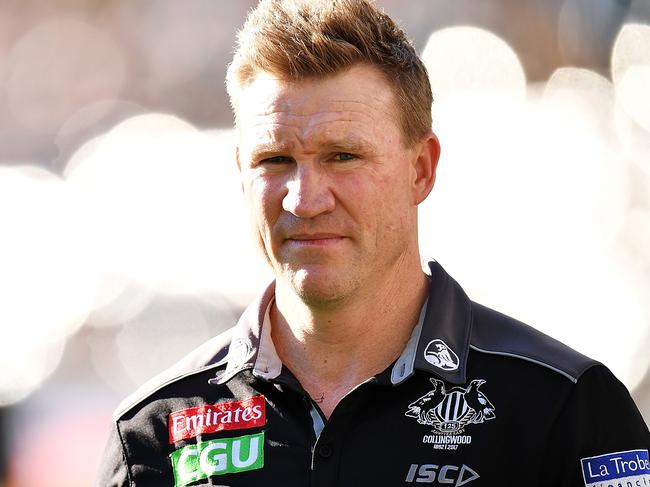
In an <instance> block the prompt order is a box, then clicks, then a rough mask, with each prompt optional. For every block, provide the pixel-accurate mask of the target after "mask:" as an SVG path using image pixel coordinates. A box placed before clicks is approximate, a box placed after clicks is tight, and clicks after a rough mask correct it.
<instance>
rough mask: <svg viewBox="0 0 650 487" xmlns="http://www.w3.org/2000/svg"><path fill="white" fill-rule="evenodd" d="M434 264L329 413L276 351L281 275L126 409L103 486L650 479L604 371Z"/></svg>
mask: <svg viewBox="0 0 650 487" xmlns="http://www.w3.org/2000/svg"><path fill="white" fill-rule="evenodd" d="M430 268H431V286H430V294H429V298H428V301H427V304H426V305H425V306H424V307H423V310H422V313H421V316H420V320H419V322H418V324H417V325H416V326H415V327H414V330H413V333H412V336H411V339H410V340H409V342H408V344H407V346H406V347H405V349H404V351H403V353H402V354H401V356H400V357H399V358H398V359H397V361H396V362H395V363H394V364H392V365H391V366H390V367H389V368H388V369H386V370H385V371H383V372H382V373H380V374H378V375H377V376H375V377H372V378H370V379H369V380H367V381H366V382H364V383H362V384H360V385H358V386H357V387H356V388H355V389H354V390H352V391H351V392H350V393H348V394H347V395H346V396H345V397H344V398H343V399H342V400H341V402H340V403H339V404H338V405H337V406H336V408H335V410H334V411H333V413H332V415H331V416H330V418H329V419H325V418H324V416H323V414H322V412H321V411H320V410H319V408H318V405H317V404H316V403H315V402H314V401H312V400H311V399H310V398H309V396H308V395H307V394H306V393H305V391H304V390H303V389H302V387H301V386H300V384H299V383H298V381H297V380H296V378H295V377H294V375H293V374H292V373H291V371H289V370H288V369H287V368H286V367H283V365H282V363H281V362H280V360H279V358H278V356H277V354H276V352H275V348H274V346H273V343H272V341H271V334H270V320H269V317H268V309H269V305H270V303H271V301H272V299H273V296H274V291H273V286H271V287H270V288H269V289H268V290H267V291H266V293H265V294H264V295H263V296H262V297H261V299H259V300H258V301H257V302H255V303H254V304H253V305H251V306H250V307H249V308H248V309H247V310H246V311H245V312H244V314H243V315H242V317H241V318H240V320H239V322H238V323H237V325H236V326H235V327H233V328H231V329H230V330H228V331H227V332H225V333H223V334H222V335H220V336H218V337H216V338H214V339H213V340H211V341H210V342H207V343H206V344H204V345H203V346H202V347H201V348H199V349H198V350H196V351H195V352H193V353H192V354H191V355H189V356H188V357H186V359H184V360H183V361H182V362H180V363H179V364H178V365H177V366H175V367H174V368H172V369H170V370H169V371H167V372H166V373H164V374H163V375H161V376H160V377H158V378H156V379H154V380H153V381H152V382H150V383H148V384H146V385H145V386H143V388H141V390H140V391H138V392H137V393H136V394H135V395H134V396H133V397H131V398H129V399H127V400H126V401H125V402H124V403H123V405H122V406H120V408H118V411H116V413H115V416H114V420H115V421H114V427H113V431H112V435H111V438H110V439H109V444H108V447H107V451H106V454H105V459H104V462H103V464H102V470H101V473H100V477H99V479H98V485H100V486H127V485H128V486H138V487H145V486H151V487H153V486H156V487H160V486H178V487H180V486H184V485H190V486H192V485H218V486H259V485H278V486H283V487H293V486H296V487H297V486H303V487H304V486H314V487H332V486H346V487H347V486H350V487H351V486H401V485H411V484H431V485H446V486H453V487H460V486H463V485H470V486H471V487H479V486H499V487H505V486H513V487H514V486H517V487H520V486H527V487H538V486H539V487H541V486H545V487H563V486H566V487H568V486H571V487H575V486H589V487H610V486H611V487H619V486H622V487H628V486H630V487H650V463H649V460H648V449H649V447H650V433H648V428H647V426H646V424H645V423H644V421H643V419H642V417H641V415H640V414H639V412H638V410H637V408H636V406H635V405H634V403H633V402H632V399H631V398H630V395H629V394H628V391H627V390H626V389H625V387H624V386H623V385H622V384H621V383H620V382H619V381H618V380H617V379H616V378H615V377H614V376H613V375H612V374H611V372H610V371H609V370H608V369H607V368H605V367H604V366H603V365H601V364H600V363H598V362H595V361H593V360H591V359H589V358H587V357H585V356H583V355H581V354H579V353H577V352H575V351H573V350H571V349H569V348H568V347H566V346H564V345H562V344H561V343H559V342H557V341H556V340H553V339H552V338H549V337H548V336H546V335H543V334H542V333H540V332H538V331H536V330H535V329H533V328H530V327H528V326H527V325H524V324H523V323H520V322H517V321H515V320H513V319H512V318H509V317H507V316H504V315H502V314H500V313H497V312H495V311H492V310H490V309H488V308H486V307H484V306H481V305H478V304H476V303H473V302H471V301H470V300H469V299H468V298H467V296H466V295H465V293H464V292H463V290H462V289H461V288H460V286H459V285H458V284H457V283H456V282H455V281H454V280H453V279H452V278H451V277H450V276H449V275H448V274H447V273H446V272H445V271H444V270H443V269H442V268H441V267H440V266H439V265H438V264H437V263H431V264H430Z"/></svg>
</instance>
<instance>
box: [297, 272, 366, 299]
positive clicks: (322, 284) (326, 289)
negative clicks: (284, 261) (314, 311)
mask: <svg viewBox="0 0 650 487" xmlns="http://www.w3.org/2000/svg"><path fill="white" fill-rule="evenodd" d="M288 277H289V279H288V281H289V284H290V286H291V288H292V289H293V291H294V293H295V294H296V295H297V296H298V297H300V299H301V300H302V301H303V302H304V303H305V304H308V305H311V306H332V305H336V304H337V303H341V302H343V301H345V299H346V298H347V297H348V296H350V295H351V294H352V292H353V290H354V288H355V285H354V283H355V280H354V279H352V278H351V276H343V275H342V273H339V272H336V271H335V270H334V269H331V268H328V269H308V268H307V269H305V268H302V269H296V270H293V271H292V272H290V273H289V274H288Z"/></svg>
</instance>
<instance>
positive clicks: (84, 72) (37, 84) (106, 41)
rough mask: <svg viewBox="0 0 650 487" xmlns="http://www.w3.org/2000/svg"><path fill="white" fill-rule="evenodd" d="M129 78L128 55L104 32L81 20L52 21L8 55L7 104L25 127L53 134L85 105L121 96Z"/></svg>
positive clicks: (32, 32)
mask: <svg viewBox="0 0 650 487" xmlns="http://www.w3.org/2000/svg"><path fill="white" fill-rule="evenodd" d="M125 79H126V62H125V59H124V55H123V53H122V51H121V50H120V48H119V46H118V45H117V44H116V43H115V41H113V40H112V39H111V38H110V37H109V36H108V35H107V34H106V33H105V32H102V31H101V30H100V29H98V28H96V27H94V26H92V25H90V24H88V23H85V22H82V21H81V20H78V19H73V18H60V19H59V18H55V19H50V20H47V21H45V22H43V23H41V24H39V25H37V26H36V27H34V28H32V29H31V30H29V31H28V32H27V33H25V34H24V35H23V36H22V37H21V38H20V39H19V40H18V41H17V42H16V45H15V46H14V47H13V49H12V51H11V53H10V54H9V56H8V59H7V67H6V83H5V90H6V97H7V104H8V107H9V109H10V112H11V114H12V115H13V117H14V118H15V120H17V121H18V122H19V123H20V124H21V125H23V126H25V127H27V128H28V129H31V130H35V131H42V132H52V133H53V132H55V131H56V130H57V129H58V127H59V125H60V124H62V123H63V122H64V121H65V120H66V119H67V118H68V117H69V116H70V115H71V114H72V113H74V112H75V111H76V110H78V109H79V108H81V107H82V106H84V105H87V104H88V103H90V102H92V101H94V100H96V99H98V98H114V97H116V96H117V95H118V93H119V92H120V91H121V89H122V86H123V84H124V82H125ZM71 87H74V89H71Z"/></svg>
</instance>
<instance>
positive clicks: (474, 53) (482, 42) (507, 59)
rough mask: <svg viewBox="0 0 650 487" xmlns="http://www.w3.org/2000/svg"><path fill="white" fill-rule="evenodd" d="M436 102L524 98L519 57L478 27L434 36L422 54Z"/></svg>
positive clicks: (496, 37) (462, 28)
mask: <svg viewBox="0 0 650 487" xmlns="http://www.w3.org/2000/svg"><path fill="white" fill-rule="evenodd" d="M422 60H423V61H424V64H425V65H426V67H427V70H428V72H429V78H430V79H431V89H432V90H433V97H434V100H441V99H445V98H448V97H450V96H456V95H460V96H468V95H471V94H472V93H477V94H478V93H480V94H481V96H482V97H486V96H488V95H490V94H493V95H497V96H503V95H505V96H508V97H510V98H517V97H519V98H522V97H524V96H525V94H526V76H525V74H524V70H523V67H522V65H521V62H520V61H519V58H518V57H517V54H516V53H515V52H514V51H513V50H512V48H511V47H510V46H509V45H508V44H507V43H506V42H504V41H503V40H502V39H500V38H499V37H498V36H496V35H495V34H493V33H491V32H489V31H487V30H484V29H480V28H478V27H470V26H459V27H448V28H445V29H442V30H439V31H436V32H434V33H433V34H431V36H430V37H429V39H428V41H427V43H426V46H425V48H424V50H423V52H422Z"/></svg>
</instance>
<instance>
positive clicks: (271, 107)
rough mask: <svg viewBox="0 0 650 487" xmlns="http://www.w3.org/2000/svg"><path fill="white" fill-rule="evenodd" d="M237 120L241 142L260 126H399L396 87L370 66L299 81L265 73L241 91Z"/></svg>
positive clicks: (252, 80) (256, 77)
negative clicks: (376, 123) (337, 123)
mask: <svg viewBox="0 0 650 487" xmlns="http://www.w3.org/2000/svg"><path fill="white" fill-rule="evenodd" d="M236 117H237V128H238V133H239V136H240V137H246V136H247V135H248V134H249V133H250V131H251V130H255V129H256V128H259V126H260V124H262V125H267V126H268V127H272V126H275V127H281V126H282V125H285V124H295V123H300V122H301V121H305V120H309V122H310V123H316V124H319V123H327V122H332V121H336V120H341V121H345V120H348V121H362V122H363V121H364V119H365V121H367V122H371V121H372V120H373V119H376V118H378V117H381V118H382V119H383V120H390V121H393V122H394V123H397V121H398V117H397V109H396V102H395V96H394V94H393V90H392V88H391V86H390V85H389V84H388V82H387V81H386V80H385V79H384V78H383V74H382V73H381V72H380V71H379V70H377V69H376V68H373V67H370V66H366V65H360V66H355V67H353V68H351V69H349V70H348V71H345V72H344V73H340V74H336V75H332V76H329V77H326V78H313V79H312V78H310V79H305V80H300V81H293V80H286V79H283V78H281V77H279V76H276V75H273V74H271V73H267V72H260V73H258V74H257V75H256V76H255V77H254V78H252V79H251V80H250V81H249V82H248V83H247V84H246V85H245V86H244V87H242V88H241V91H240V93H239V101H238V103H237V108H236Z"/></svg>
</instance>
